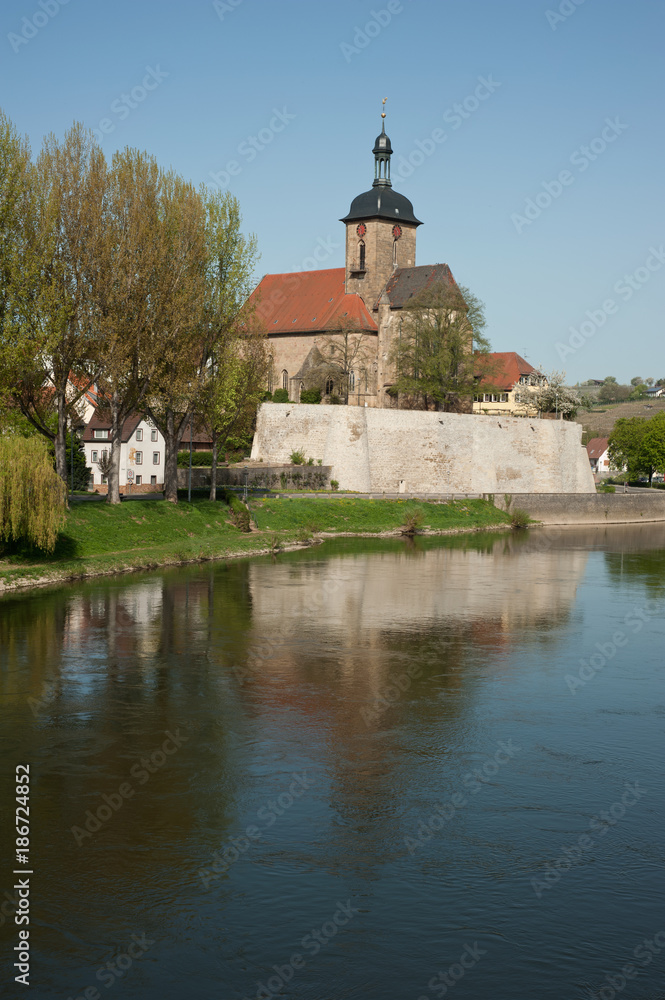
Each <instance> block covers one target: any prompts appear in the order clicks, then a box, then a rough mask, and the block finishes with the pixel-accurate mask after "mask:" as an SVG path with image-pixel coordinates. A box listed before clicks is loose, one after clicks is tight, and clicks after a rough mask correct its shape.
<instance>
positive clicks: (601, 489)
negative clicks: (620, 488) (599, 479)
mask: <svg viewBox="0 0 665 1000" xmlns="http://www.w3.org/2000/svg"><path fill="white" fill-rule="evenodd" d="M596 493H616V486H612V484H611V483H598V484H597V486H596Z"/></svg>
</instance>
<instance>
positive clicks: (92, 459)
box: [90, 451, 98, 462]
mask: <svg viewBox="0 0 665 1000" xmlns="http://www.w3.org/2000/svg"><path fill="white" fill-rule="evenodd" d="M97 456H98V452H96V451H93V452H91V453H90V461H91V462H96V461H97V460H98V459H97Z"/></svg>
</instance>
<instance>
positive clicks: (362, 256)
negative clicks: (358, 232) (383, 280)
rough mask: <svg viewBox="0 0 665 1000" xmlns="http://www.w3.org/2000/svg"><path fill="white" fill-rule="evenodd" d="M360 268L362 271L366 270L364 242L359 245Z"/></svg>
mask: <svg viewBox="0 0 665 1000" xmlns="http://www.w3.org/2000/svg"><path fill="white" fill-rule="evenodd" d="M358 268H359V270H361V271H364V270H365V244H364V243H363V241H362V240H361V241H360V243H359V244H358Z"/></svg>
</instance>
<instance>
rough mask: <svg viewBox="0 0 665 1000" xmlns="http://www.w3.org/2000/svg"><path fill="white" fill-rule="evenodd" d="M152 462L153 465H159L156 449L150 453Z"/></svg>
mask: <svg viewBox="0 0 665 1000" xmlns="http://www.w3.org/2000/svg"><path fill="white" fill-rule="evenodd" d="M152 464H153V465H159V452H158V451H153V453H152Z"/></svg>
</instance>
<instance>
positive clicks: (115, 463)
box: [106, 392, 122, 503]
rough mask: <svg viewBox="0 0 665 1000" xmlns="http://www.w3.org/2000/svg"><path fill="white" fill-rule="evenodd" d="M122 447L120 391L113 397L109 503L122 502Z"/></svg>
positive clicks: (108, 477)
mask: <svg viewBox="0 0 665 1000" xmlns="http://www.w3.org/2000/svg"><path fill="white" fill-rule="evenodd" d="M121 448H122V421H121V420H120V412H119V406H118V393H117V392H114V393H113V395H112V397H111V465H110V467H109V473H108V476H107V482H108V491H107V494H106V502H107V503H120V450H121Z"/></svg>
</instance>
